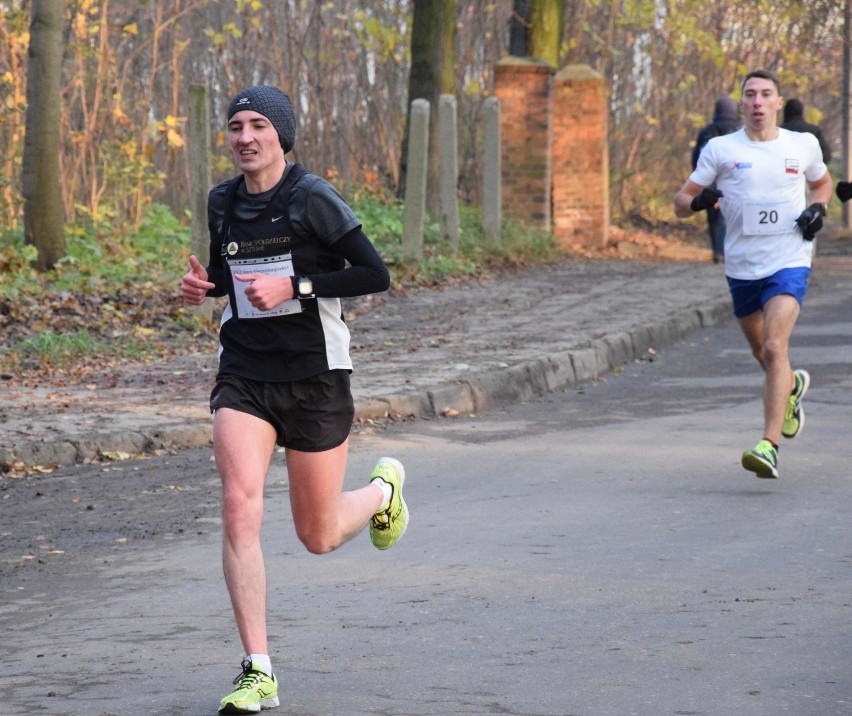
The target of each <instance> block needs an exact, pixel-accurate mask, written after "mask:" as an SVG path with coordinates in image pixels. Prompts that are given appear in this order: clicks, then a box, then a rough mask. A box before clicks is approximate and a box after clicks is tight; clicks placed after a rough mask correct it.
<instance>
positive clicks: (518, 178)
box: [494, 57, 555, 231]
mask: <svg viewBox="0 0 852 716" xmlns="http://www.w3.org/2000/svg"><path fill="white" fill-rule="evenodd" d="M554 72H555V70H554V69H553V67H551V66H550V65H549V64H547V63H546V62H540V61H537V60H533V59H530V58H527V57H506V58H504V59H502V60H500V61H499V62H498V63H497V65H496V66H495V68H494V94H495V95H496V97H497V99H498V100H499V101H500V143H501V145H502V165H503V166H502V171H501V175H502V176H501V180H502V187H503V188H502V192H501V195H502V201H503V211H504V212H505V213H507V214H511V215H512V216H513V217H515V218H516V219H518V220H520V221H523V222H525V223H527V224H530V225H532V226H536V227H538V228H540V229H543V230H545V231H550V229H551V213H550V206H551V204H550V201H551V197H550V190H551V151H550V144H551V118H552V99H553V75H554Z"/></svg>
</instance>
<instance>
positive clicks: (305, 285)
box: [296, 276, 316, 298]
mask: <svg viewBox="0 0 852 716" xmlns="http://www.w3.org/2000/svg"><path fill="white" fill-rule="evenodd" d="M296 286H297V287H298V292H297V296H296V297H297V298H316V296H315V295H314V282H313V281H311V279H309V278H308V277H307V276H299V279H298V280H297V281H296Z"/></svg>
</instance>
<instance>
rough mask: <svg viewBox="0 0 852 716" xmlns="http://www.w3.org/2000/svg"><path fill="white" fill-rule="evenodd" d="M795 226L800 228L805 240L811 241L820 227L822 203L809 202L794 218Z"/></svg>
mask: <svg viewBox="0 0 852 716" xmlns="http://www.w3.org/2000/svg"><path fill="white" fill-rule="evenodd" d="M796 226H798V227H799V228H800V229H801V230H802V238H803V239H804V240H805V241H813V240H814V236H816V234H817V231H819V230H820V229H821V228H822V205H821V204H811V205H810V206H809V207H808V208H807V209H805V210H804V211H803V212H802V213H801V214H799V218H798V219H796Z"/></svg>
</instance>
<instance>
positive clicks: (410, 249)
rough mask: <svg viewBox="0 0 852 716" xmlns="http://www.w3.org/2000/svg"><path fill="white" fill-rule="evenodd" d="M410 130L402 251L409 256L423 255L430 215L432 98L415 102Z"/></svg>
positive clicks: (412, 106) (418, 256) (414, 257)
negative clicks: (427, 191) (427, 203)
mask: <svg viewBox="0 0 852 716" xmlns="http://www.w3.org/2000/svg"><path fill="white" fill-rule="evenodd" d="M410 117H411V126H410V127H409V131H408V168H407V170H406V176H405V206H404V209H403V216H402V219H403V235H402V254H403V256H404V257H405V258H411V259H419V258H421V257H422V256H423V229H424V224H425V216H426V180H427V175H428V168H429V166H428V162H429V101H428V100H425V99H415V100H414V101H413V102H412V103H411V113H410Z"/></svg>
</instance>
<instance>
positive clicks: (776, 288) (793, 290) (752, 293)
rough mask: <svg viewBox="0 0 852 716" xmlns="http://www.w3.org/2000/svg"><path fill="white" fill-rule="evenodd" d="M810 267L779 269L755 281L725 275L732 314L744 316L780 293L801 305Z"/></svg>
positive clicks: (738, 316)
mask: <svg viewBox="0 0 852 716" xmlns="http://www.w3.org/2000/svg"><path fill="white" fill-rule="evenodd" d="M810 275H811V269H810V268H809V267H808V266H796V267H794V268H786V269H781V270H780V271H778V272H777V273H774V274H772V275H771V276H767V277H766V278H760V279H757V280H755V281H745V280H742V279H738V278H731V277H730V276H727V277H726V278H727V279H728V288H730V289H731V298H732V299H733V301H734V315H735V316H736V317H737V318H745V317H746V316H749V315H751V314H752V313H754V312H755V311H759V310H760V309H761V308H763V306H764V305H765V304H766V302H767V301H768V300H769V299H770V298H772V297H773V296H780V295H781V294H782V293H786V294H789V295H791V296H792V297H793V298H795V299H796V300H797V301H798V302H799V306H801V305H802V304H803V303H804V301H805V293H807V291H808V277H809V276H810Z"/></svg>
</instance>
